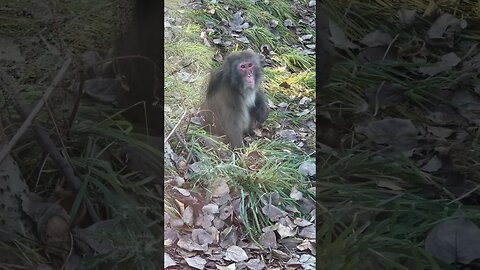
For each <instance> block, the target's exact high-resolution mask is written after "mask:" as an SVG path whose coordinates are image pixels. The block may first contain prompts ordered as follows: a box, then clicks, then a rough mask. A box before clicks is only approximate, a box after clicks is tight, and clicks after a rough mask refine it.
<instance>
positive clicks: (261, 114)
mask: <svg viewBox="0 0 480 270" xmlns="http://www.w3.org/2000/svg"><path fill="white" fill-rule="evenodd" d="M253 117H254V118H255V120H256V121H257V122H258V123H259V124H261V123H263V122H265V120H267V117H268V106H267V99H266V98H265V94H264V93H263V91H261V90H258V91H257V93H256V96H255V107H254V111H253Z"/></svg>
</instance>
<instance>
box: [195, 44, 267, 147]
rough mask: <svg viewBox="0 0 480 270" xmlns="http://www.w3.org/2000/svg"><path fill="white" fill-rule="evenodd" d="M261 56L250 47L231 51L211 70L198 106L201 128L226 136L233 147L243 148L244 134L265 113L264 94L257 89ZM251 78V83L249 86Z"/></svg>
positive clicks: (259, 81)
mask: <svg viewBox="0 0 480 270" xmlns="http://www.w3.org/2000/svg"><path fill="white" fill-rule="evenodd" d="M262 57H263V56H262V55H259V54H256V53H254V52H253V51H252V50H245V51H241V52H235V53H231V54H230V55H229V56H228V57H227V58H226V59H225V62H224V63H223V65H222V66H221V67H220V68H219V69H218V70H216V71H214V72H213V73H212V75H211V78H210V81H209V84H208V88H207V95H206V100H205V101H204V103H203V104H202V107H201V115H202V116H203V118H204V120H205V124H206V125H205V127H204V128H205V129H206V130H207V131H209V132H211V133H213V134H217V135H227V138H228V141H229V142H230V145H231V147H232V148H238V147H242V146H243V137H244V135H245V134H246V133H250V132H251V131H252V130H253V129H254V128H256V127H258V126H259V125H260V124H262V123H263V122H264V121H265V120H266V118H267V116H268V107H267V104H266V102H265V96H264V93H263V91H262V90H261V89H260V83H261V80H262V70H263V63H262V62H263V58H262ZM247 66H248V67H247ZM250 66H251V67H250ZM242 69H243V71H242ZM242 72H243V74H242ZM247 73H248V74H247ZM252 76H253V77H252ZM251 81H253V85H248V84H249V83H250V84H251V83H252V82H251Z"/></svg>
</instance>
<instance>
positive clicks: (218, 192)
mask: <svg viewBox="0 0 480 270" xmlns="http://www.w3.org/2000/svg"><path fill="white" fill-rule="evenodd" d="M228 193H230V187H229V186H228V184H227V182H226V181H225V180H224V179H220V180H219V182H218V183H216V184H215V186H214V188H213V191H212V197H217V198H218V197H222V196H224V195H226V194H228Z"/></svg>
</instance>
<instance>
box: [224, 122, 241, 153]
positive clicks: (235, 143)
mask: <svg viewBox="0 0 480 270" xmlns="http://www.w3.org/2000/svg"><path fill="white" fill-rule="evenodd" d="M225 133H226V135H227V137H228V140H229V141H230V147H231V148H232V149H235V148H242V147H243V146H244V145H243V132H242V130H240V128H238V127H234V126H233V125H232V126H230V127H228V128H227V130H225Z"/></svg>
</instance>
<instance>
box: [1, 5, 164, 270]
mask: <svg viewBox="0 0 480 270" xmlns="http://www.w3.org/2000/svg"><path fill="white" fill-rule="evenodd" d="M132 3H133V1H108V0H107V1H100V2H98V1H93V0H91V1H90V0H85V1H42V0H40V1H27V0H25V1H24V0H19V1H13V2H9V3H6V2H5V3H2V4H0V66H1V68H0V90H1V94H0V144H1V145H2V147H0V149H1V150H2V151H3V150H5V149H6V148H4V147H5V145H7V143H9V142H12V141H13V139H14V138H17V137H15V136H16V135H19V134H23V135H22V136H20V137H19V138H20V139H19V140H18V141H17V143H16V144H15V145H14V147H13V148H12V149H11V151H9V152H7V154H8V155H6V156H3V154H4V152H2V161H0V180H1V181H0V268H1V269H12V270H13V269H43V270H48V269H158V266H159V265H161V263H162V261H163V260H162V257H161V256H160V255H159V254H161V250H163V243H162V231H163V228H162V226H161V221H162V219H163V197H162V193H163V191H162V187H163V183H162V177H161V176H160V174H161V173H160V172H161V171H162V170H161V166H162V158H163V154H162V151H161V150H160V149H159V148H160V147H158V145H162V144H161V141H160V140H161V139H160V138H156V141H157V142H160V143H157V146H155V144H152V143H151V142H152V141H155V138H153V137H150V138H149V139H148V140H147V139H146V138H145V136H142V135H140V134H135V133H134V132H132V125H131V124H130V123H129V122H128V121H126V120H125V118H123V117H122V116H121V115H120V113H119V109H118V108H115V106H112V104H111V102H110V103H109V102H99V101H97V100H95V99H92V98H89V97H87V96H86V95H84V96H82V98H81V99H79V92H78V89H80V86H79V85H81V83H82V82H83V83H84V84H83V86H84V87H83V90H85V91H87V92H88V91H89V90H92V89H105V88H108V89H112V88H111V87H109V86H111V84H113V82H115V80H114V79H111V78H101V77H90V78H83V79H82V76H80V74H84V71H85V69H86V67H87V66H89V65H91V67H95V69H94V70H95V71H97V70H98V65H96V64H95V63H97V62H102V60H103V59H105V58H108V57H111V55H110V52H111V49H112V45H113V43H114V41H115V40H116V39H117V38H118V37H119V36H120V35H122V34H123V32H125V30H126V29H128V25H129V23H130V21H131V19H130V18H132V17H133V16H132V11H133V6H132ZM107 62H108V61H106V62H104V63H105V64H107ZM69 63H70V64H69ZM110 63H111V62H110ZM62 66H64V67H65V68H66V69H64V70H65V71H66V72H62V71H59V69H60V67H62ZM57 74H58V75H57ZM57 76H58V78H59V84H58V86H57V87H54V89H53V93H52V95H51V96H50V98H46V99H43V98H42V95H46V94H48V93H50V92H49V91H46V90H47V89H48V88H49V85H51V84H52V81H54V78H55V77H57ZM102 83H105V84H102ZM95 87H97V88H95ZM12 97H15V99H16V101H14V99H12ZM42 99H43V100H44V101H45V104H43V106H41V107H39V108H41V110H40V112H39V114H38V115H37V117H36V121H35V126H36V129H35V133H34V132H31V130H27V131H26V132H25V130H26V129H24V128H22V127H21V124H22V123H24V122H25V117H24V116H20V115H21V113H19V111H21V110H25V111H26V112H27V114H28V113H29V112H30V111H31V110H32V108H33V107H34V106H35V105H36V104H39V102H40V101H41V100H42ZM19 103H23V105H22V106H23V108H20V107H22V106H19ZM40 104H41V103H40ZM22 132H23V133H22ZM39 134H41V135H39ZM42 134H43V135H42ZM40 142H42V143H40ZM47 151H48V152H47ZM14 160H15V161H16V162H14ZM71 176H73V177H71ZM71 190H77V192H72V191H71Z"/></svg>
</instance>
